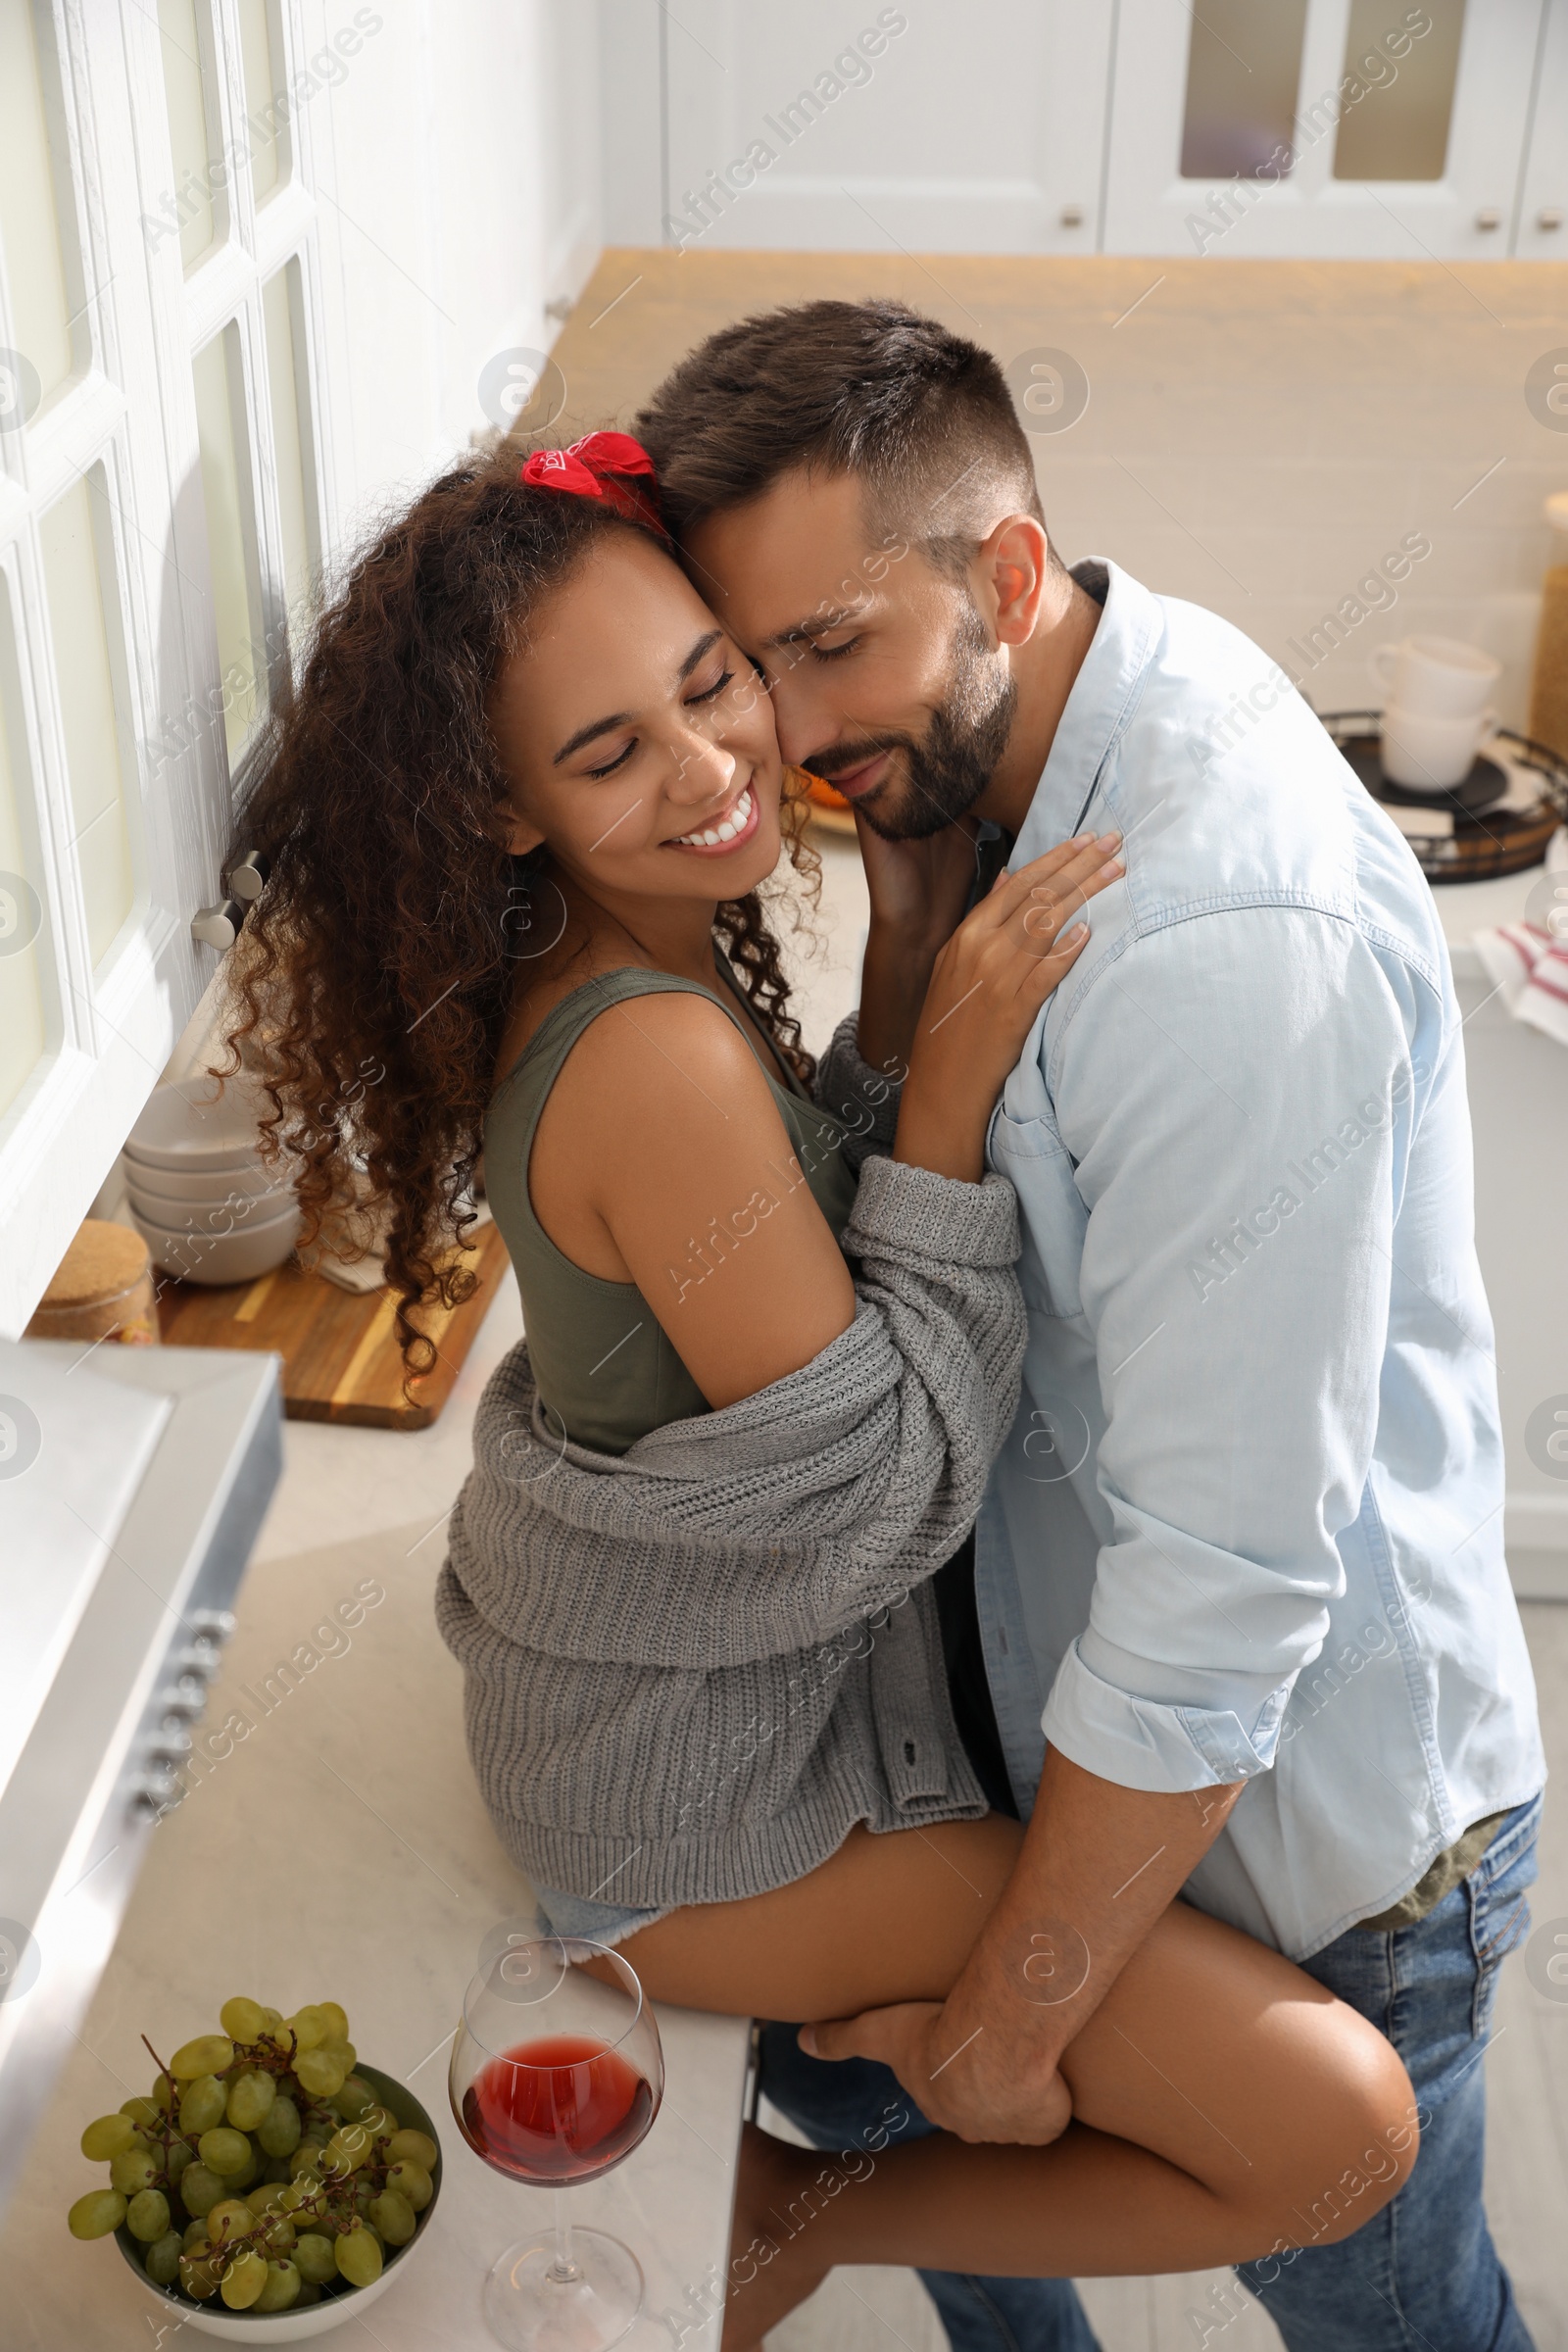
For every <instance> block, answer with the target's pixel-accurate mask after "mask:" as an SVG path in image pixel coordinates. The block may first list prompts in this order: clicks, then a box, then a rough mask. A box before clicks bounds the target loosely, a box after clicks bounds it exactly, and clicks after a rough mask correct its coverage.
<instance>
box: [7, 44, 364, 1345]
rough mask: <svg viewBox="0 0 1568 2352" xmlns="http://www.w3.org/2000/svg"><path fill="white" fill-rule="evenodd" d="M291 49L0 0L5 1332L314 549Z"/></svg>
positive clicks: (305, 169)
mask: <svg viewBox="0 0 1568 2352" xmlns="http://www.w3.org/2000/svg"><path fill="white" fill-rule="evenodd" d="M368 13H369V12H362V15H366V14H368ZM347 37H348V38H349V39H351V40H352V39H355V38H357V37H358V36H356V35H355V34H354V32H353V30H352V25H351V28H350V30H349V32H348V35H347ZM299 46H300V45H299V44H297V41H296V14H295V10H294V9H293V8H292V7H287V6H285V7H273V6H270V5H269V0H159V5H158V6H157V7H156V8H154V7H151V6H146V5H142V0H94V4H93V5H92V6H91V7H90V8H87V9H81V8H78V7H76V6H74V5H72V4H71V0H0V1236H3V1246H0V1332H3V1333H7V1334H14V1333H15V1332H16V1331H18V1330H19V1329H20V1328H21V1326H22V1325H23V1324H24V1323H25V1320H26V1318H27V1316H28V1314H29V1313H30V1312H31V1309H32V1306H33V1305H34V1303H35V1302H36V1299H37V1298H38V1295H39V1293H40V1291H41V1290H42V1288H43V1286H44V1284H45V1282H46V1281H47V1279H48V1277H49V1275H50V1274H51V1273H52V1271H53V1270H54V1267H55V1266H56V1265H57V1263H58V1262H59V1259H60V1257H61V1255H62V1254H63V1252H64V1250H65V1249H66V1246H67V1244H68V1243H69V1242H70V1240H71V1237H72V1235H73V1232H74V1230H75V1228H76V1226H77V1224H78V1223H79V1222H80V1220H81V1218H82V1216H83V1215H84V1214H85V1213H86V1210H87V1208H88V1206H89V1204H90V1202H91V1201H92V1199H93V1196H94V1194H95V1193H96V1192H97V1191H98V1188H99V1186H100V1185H101V1183H102V1182H103V1179H104V1177H105V1176H106V1174H107V1173H108V1171H109V1169H110V1167H111V1166H112V1164H113V1162H114V1159H115V1156H116V1153H117V1152H119V1150H120V1147H121V1145H122V1143H123V1139H124V1136H125V1133H126V1130H127V1129H128V1128H129V1126H130V1125H131V1123H132V1121H133V1119H134V1118H135V1115H136V1112H137V1110H138V1109H139V1108H140V1106H141V1103H142V1102H143V1101H144V1100H145V1098H146V1096H147V1094H148V1092H149V1090H150V1089H151V1088H152V1086H153V1085H154V1084H155V1083H156V1081H157V1079H158V1076H159V1074H160V1072H161V1070H162V1069H163V1067H164V1064H165V1062H166V1061H167V1059H168V1056H169V1054H170V1051H171V1048H172V1044H173V1042H174V1040H175V1038H176V1037H177V1036H178V1034H179V1032H180V1030H181V1029H182V1028H183V1027H184V1024H185V1022H186V1020H187V1018H188V1017H189V1015H190V1013H191V1011H192V1010H193V1009H194V1007H195V1005H196V1003H197V1001H198V999H199V997H200V995H201V993H202V990H203V988H204V986H205V984H206V982H207V980H208V979H209V978H210V977H211V975H212V971H213V968H214V966H213V957H212V956H211V954H210V952H208V951H207V950H204V949H200V948H198V947H197V946H196V945H195V944H194V942H193V941H192V938H191V935H190V921H191V916H192V914H193V913H194V912H195V911H196V910H197V909H198V908H199V907H201V906H202V905H203V904H206V903H210V902H211V901H212V900H213V898H214V897H215V895H216V892H217V885H218V880H219V873H220V866H221V858H222V856H223V853H224V851H225V849H226V847H227V844H228V834H229V826H230V821H231V810H232V808H233V805H234V794H235V791H236V790H237V789H238V788H239V787H240V786H241V785H242V784H243V780H244V773H245V766H246V761H247V760H248V759H249V758H252V757H254V753H255V749H256V747H257V744H258V740H259V729H260V726H261V722H262V720H263V719H264V717H265V714H266V711H267V709H268V706H269V703H270V700H271V698H272V697H273V696H274V695H275V694H276V693H277V692H278V691H279V689H280V688H281V686H282V685H283V684H284V683H285V682H286V680H287V677H288V674H289V660H290V649H289V636H288V623H287V612H288V608H289V606H290V604H291V603H298V601H299V600H300V599H301V598H302V597H303V596H305V595H306V594H307V592H308V587H309V581H310V576H311V573H312V570H313V568H314V566H315V565H316V564H317V563H318V561H319V550H320V547H321V545H322V544H323V538H322V519H323V516H322V507H321V490H320V484H319V480H318V476H317V467H316V463H315V452H316V450H317V449H318V448H319V446H320V442H319V432H318V428H317V421H316V418H315V415H314V394H313V391H312V382H313V374H312V365H311V355H312V352H313V349H314V348H315V347H316V344H317V341H318V337H317V333H316V327H315V323H314V318H313V310H314V302H315V292H314V276H315V262H314V231H315V207H314V202H313V199H312V197H311V194H310V189H309V147H308V141H309V124H308V122H306V121H304V120H302V117H301V113H300V105H299V102H300V96H301V93H302V90H303V89H304V87H305V83H304V81H303V80H302V76H301V67H302V63H303V61H302V59H301V57H300V54H299Z"/></svg>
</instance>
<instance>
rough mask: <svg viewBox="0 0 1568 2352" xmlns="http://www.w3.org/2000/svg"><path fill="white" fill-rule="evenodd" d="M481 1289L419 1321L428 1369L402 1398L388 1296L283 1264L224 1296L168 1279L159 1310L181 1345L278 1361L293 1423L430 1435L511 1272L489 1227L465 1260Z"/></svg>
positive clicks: (171, 1340)
mask: <svg viewBox="0 0 1568 2352" xmlns="http://www.w3.org/2000/svg"><path fill="white" fill-rule="evenodd" d="M466 1255H468V1256H469V1258H470V1261H471V1262H472V1264H473V1270H474V1272H475V1273H476V1274H477V1276H478V1284H477V1287H476V1289H475V1291H474V1293H473V1296H472V1298H471V1299H465V1301H464V1303H463V1304H462V1305H461V1306H455V1307H452V1308H449V1309H445V1308H444V1309H438V1310H437V1311H436V1312H435V1313H433V1314H428V1313H427V1314H426V1316H425V1317H424V1329H425V1330H426V1331H427V1332H428V1334H429V1336H430V1338H431V1339H432V1340H433V1341H434V1342H435V1346H436V1363H435V1368H434V1370H433V1371H431V1372H429V1373H427V1374H426V1375H425V1377H424V1378H423V1379H422V1380H416V1381H411V1382H410V1383H409V1391H408V1394H407V1395H405V1394H404V1377H403V1356H402V1351H401V1350H400V1348H399V1347H398V1343H397V1332H396V1329H395V1326H394V1323H393V1308H394V1301H393V1296H392V1293H391V1292H390V1291H388V1290H385V1289H382V1290H378V1291H367V1292H365V1293H363V1294H356V1293H354V1292H353V1291H345V1290H341V1289H339V1287H338V1285H337V1284H336V1283H335V1282H328V1281H326V1279H325V1278H324V1276H322V1275H320V1274H308V1273H307V1272H306V1271H305V1269H304V1268H303V1267H302V1266H300V1265H299V1264H297V1263H296V1262H295V1260H294V1259H292V1258H291V1259H290V1260H289V1261H288V1263H287V1264H286V1265H282V1266H277V1267H275V1268H274V1269H273V1271H272V1272H271V1273H270V1274H263V1275H262V1276H260V1277H259V1279H258V1280H257V1281H255V1282H243V1283H234V1284H231V1285H229V1286H227V1287H225V1288H222V1289H214V1288H209V1287H206V1286H199V1285H197V1284H195V1283H190V1282H171V1281H167V1280H166V1281H165V1282H164V1284H163V1287H162V1290H161V1293H160V1296H159V1301H158V1313H159V1322H160V1325H161V1328H162V1332H163V1337H164V1339H165V1341H166V1343H167V1344H168V1345H169V1346H171V1347H178V1348H260V1349H263V1350H266V1351H268V1352H270V1353H273V1354H276V1355H280V1356H281V1357H282V1358H283V1405H284V1410H285V1412H286V1413H287V1415H288V1418H289V1419H290V1420H291V1421H342V1422H347V1423H349V1424H351V1425H354V1426H356V1427H358V1428H361V1429H428V1428H429V1426H430V1424H431V1422H432V1421H434V1420H435V1419H436V1417H437V1416H438V1414H439V1413H440V1411H441V1408H442V1406H443V1405H444V1404H445V1403H446V1400H447V1398H448V1397H450V1396H451V1394H452V1390H453V1386H454V1384H455V1382H456V1380H457V1377H458V1374H459V1372H460V1371H461V1370H462V1368H463V1360H464V1358H465V1356H466V1354H467V1352H468V1349H469V1348H470V1347H471V1346H472V1345H473V1335H474V1333H475V1332H476V1331H477V1330H478V1328H479V1326H480V1324H481V1323H482V1322H483V1321H484V1317H485V1312H486V1310H487V1308H488V1307H489V1304H490V1301H491V1299H493V1298H494V1297H495V1295H496V1292H497V1290H498V1288H499V1287H500V1285H501V1283H502V1281H503V1279H504V1278H505V1277H506V1275H507V1274H508V1273H509V1272H510V1271H511V1261H510V1259H509V1258H508V1256H507V1250H506V1244H505V1243H504V1242H503V1241H502V1239H501V1236H500V1234H499V1233H498V1232H497V1230H496V1228H495V1226H494V1225H486V1226H485V1227H484V1229H483V1231H482V1232H480V1233H479V1234H477V1235H476V1236H475V1243H474V1249H473V1250H472V1251H471V1252H468V1253H466Z"/></svg>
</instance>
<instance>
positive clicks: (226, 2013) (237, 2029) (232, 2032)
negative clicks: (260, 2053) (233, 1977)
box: [218, 1994, 267, 2041]
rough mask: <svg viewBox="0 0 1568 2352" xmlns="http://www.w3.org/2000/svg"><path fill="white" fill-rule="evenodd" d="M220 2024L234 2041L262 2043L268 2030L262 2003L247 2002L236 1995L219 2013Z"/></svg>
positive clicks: (240, 1995) (239, 1995)
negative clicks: (263, 2036) (261, 2040)
mask: <svg viewBox="0 0 1568 2352" xmlns="http://www.w3.org/2000/svg"><path fill="white" fill-rule="evenodd" d="M218 2022H219V2024H220V2025H221V2027H222V2029H223V2032H224V2033H225V2034H228V2035H229V2037H230V2038H231V2039H232V2040H234V2041H260V2039H261V2037H262V2034H264V2033H265V2031H266V2028H267V2011H266V2010H265V2009H264V2008H263V2007H262V2004H261V2002H260V2001H247V2000H246V1999H245V1998H244V1996H243V1995H242V1994H236V1995H235V1997H234V1999H233V2000H231V2001H225V2002H224V2003H223V2006H222V2007H221V2009H220V2011H219V2012H218Z"/></svg>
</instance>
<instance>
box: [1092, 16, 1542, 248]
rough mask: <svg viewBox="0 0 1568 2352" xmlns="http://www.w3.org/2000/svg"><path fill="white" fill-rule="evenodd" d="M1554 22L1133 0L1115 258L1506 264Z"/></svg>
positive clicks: (1120, 39)
mask: <svg viewBox="0 0 1568 2352" xmlns="http://www.w3.org/2000/svg"><path fill="white" fill-rule="evenodd" d="M1548 5H1549V0H1414V4H1412V5H1405V0H1203V5H1202V7H1201V9H1197V10H1194V9H1187V8H1176V7H1172V6H1171V5H1170V4H1169V0H1121V9H1120V16H1119V20H1118V33H1117V43H1116V57H1115V63H1114V67H1113V70H1112V86H1111V101H1110V115H1109V124H1108V131H1107V156H1106V187H1107V197H1106V207H1105V237H1104V250H1105V251H1106V252H1108V253H1168V254H1201V255H1219V256H1224V257H1226V258H1233V257H1235V258H1241V257H1247V256H1254V257H1255V256H1261V255H1265V254H1271V255H1282V256H1283V255H1299V256H1302V257H1306V256H1313V257H1323V258H1326V259H1335V258H1343V259H1346V260H1391V261H1430V260H1442V261H1453V260H1490V259H1494V258H1501V257H1502V256H1504V255H1505V254H1507V253H1508V252H1510V251H1512V250H1514V249H1515V247H1516V239H1517V236H1518V232H1519V227H1520V206H1519V188H1520V177H1521V173H1520V165H1521V159H1522V157H1523V155H1524V153H1525V151H1526V148H1527V145H1528V142H1529V136H1530V129H1531V120H1532V101H1533V94H1534V91H1535V87H1536V80H1537V73H1538V68H1539V53H1540V48H1541V42H1542V37H1543V29H1544V23H1545V17H1544V10H1545V8H1546V7H1547V6H1548ZM1554 13H1556V14H1561V13H1562V12H1561V10H1560V8H1559V9H1557V10H1556V11H1555V12H1554Z"/></svg>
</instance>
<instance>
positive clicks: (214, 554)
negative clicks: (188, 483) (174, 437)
mask: <svg viewBox="0 0 1568 2352" xmlns="http://www.w3.org/2000/svg"><path fill="white" fill-rule="evenodd" d="M191 372H192V374H193V375H194V377H195V379H196V429H197V432H198V434H199V435H200V438H201V452H202V499H203V503H204V504H205V506H206V509H207V555H208V563H209V567H210V569H211V572H212V582H213V613H214V618H215V620H216V622H217V626H218V662H219V667H220V669H221V672H222V680H223V686H222V693H223V734H224V737H225V739H226V741H227V744H228V761H229V765H230V767H232V766H233V764H234V762H235V760H237V759H238V758H239V755H240V753H241V752H242V751H243V749H244V747H245V745H246V743H247V742H248V741H249V739H250V737H251V734H252V733H253V731H254V729H255V726H256V722H257V720H258V719H259V718H260V716H261V714H262V711H263V710H264V708H265V705H266V698H267V664H266V661H265V659H264V656H263V652H262V645H261V638H262V628H261V609H262V595H261V576H260V570H259V566H258V564H257V557H256V528H255V515H254V510H253V508H252V504H251V461H250V445H249V442H248V440H247V438H246V433H245V424H244V415H245V412H244V403H243V397H242V391H241V385H240V359H239V337H238V334H237V332H236V330H235V329H234V328H233V327H232V326H229V327H225V328H224V330H223V332H222V333H221V335H219V336H217V337H216V338H215V340H214V341H213V342H211V343H209V344H208V346H207V349H206V350H205V351H204V352H202V353H200V354H199V356H198V357H197V360H196V363H195V366H194V367H193V368H192V370H191Z"/></svg>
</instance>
